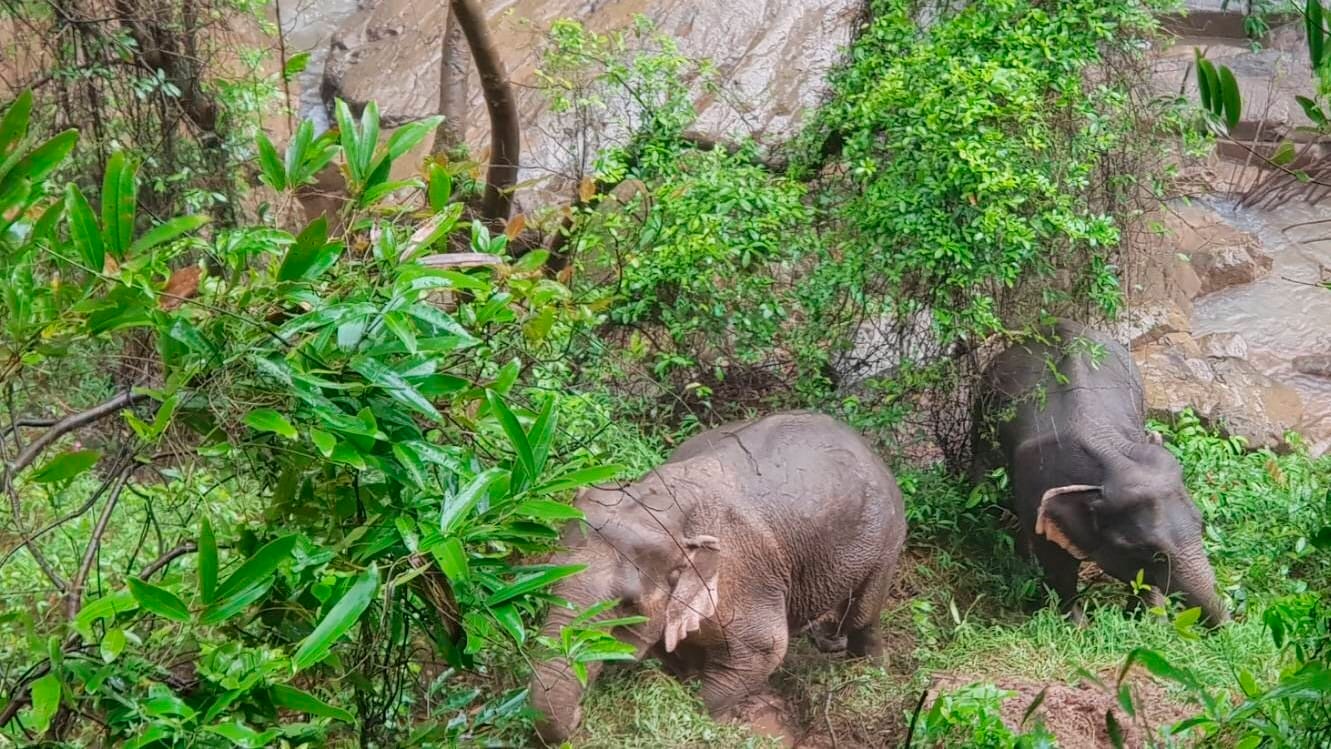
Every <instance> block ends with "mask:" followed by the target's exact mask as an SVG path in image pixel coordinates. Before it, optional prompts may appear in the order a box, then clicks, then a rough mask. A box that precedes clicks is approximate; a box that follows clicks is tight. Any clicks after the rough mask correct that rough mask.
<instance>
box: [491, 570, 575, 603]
mask: <svg viewBox="0 0 1331 749" xmlns="http://www.w3.org/2000/svg"><path fill="white" fill-rule="evenodd" d="M586 567H587V565H585V564H565V565H560V566H558V567H551V568H549V569H545V570H541V571H540V572H534V573H532V574H530V575H523V576H522V577H519V578H518V579H517V580H515V581H514V582H513V583H512V584H510V585H507V586H505V587H503V588H500V589H499V590H496V591H495V592H494V593H492V594H490V597H489V598H487V599H485V605H486V606H498V605H499V604H501V603H503V602H504V601H511V600H513V599H514V598H517V597H518V596H521V595H526V594H527V593H532V592H534V591H537V590H540V589H541V588H544V587H547V586H549V585H551V584H552V583H555V582H558V581H559V580H563V579H564V578H566V577H568V576H569V575H576V574H577V573H579V572H581V571H583V570H584V569H586Z"/></svg>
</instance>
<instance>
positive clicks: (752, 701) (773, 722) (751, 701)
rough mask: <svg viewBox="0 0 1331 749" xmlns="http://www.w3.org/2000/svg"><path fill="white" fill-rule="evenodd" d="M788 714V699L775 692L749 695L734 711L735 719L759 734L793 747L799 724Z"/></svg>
mask: <svg viewBox="0 0 1331 749" xmlns="http://www.w3.org/2000/svg"><path fill="white" fill-rule="evenodd" d="M788 716H789V710H788V708H787V706H786V701H785V700H783V699H781V698H780V697H778V696H776V695H774V694H759V695H754V696H752V697H749V698H748V699H746V700H744V701H743V702H741V703H740V704H739V705H737V706H736V708H735V710H734V713H733V719H734V720H736V721H738V722H740V723H743V724H745V725H747V726H748V727H749V729H750V730H751V731H753V732H754V733H756V734H758V735H759V736H766V737H769V738H775V739H778V740H780V741H781V744H782V746H787V747H792V746H794V745H795V739H794V735H795V733H796V729H797V726H795V725H794V723H793V722H791V721H790V720H789V718H788Z"/></svg>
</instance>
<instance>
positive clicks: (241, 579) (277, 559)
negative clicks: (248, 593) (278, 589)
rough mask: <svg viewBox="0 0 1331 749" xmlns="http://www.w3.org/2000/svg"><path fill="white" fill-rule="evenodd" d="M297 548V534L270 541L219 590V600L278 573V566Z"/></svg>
mask: <svg viewBox="0 0 1331 749" xmlns="http://www.w3.org/2000/svg"><path fill="white" fill-rule="evenodd" d="M295 548H296V536H295V534H292V535H289V536H283V537H281V538H279V539H276V540H274V541H270V542H269V543H268V544H267V545H265V546H264V547H263V548H262V549H259V550H258V551H256V552H254V556H252V557H250V558H249V559H247V560H245V563H244V564H242V565H240V568H239V569H237V570H236V571H235V572H233V573H231V576H230V577H228V578H227V579H226V581H224V582H223V583H222V584H221V585H220V586H219V587H218V588H217V598H218V599H222V598H226V597H228V596H230V595H231V594H233V593H237V592H239V591H241V590H245V589H247V588H251V587H253V586H254V585H256V584H258V583H259V582H261V581H262V580H264V579H265V578H267V577H268V576H270V575H272V574H273V573H274V572H276V571H277V568H278V566H280V565H281V564H282V563H283V562H285V561H286V560H287V558H288V557H290V556H291V551H292V550H293V549H295Z"/></svg>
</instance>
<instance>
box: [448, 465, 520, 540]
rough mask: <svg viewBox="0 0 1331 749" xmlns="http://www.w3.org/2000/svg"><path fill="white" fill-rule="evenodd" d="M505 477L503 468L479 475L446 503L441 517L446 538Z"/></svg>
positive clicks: (492, 469)
mask: <svg viewBox="0 0 1331 749" xmlns="http://www.w3.org/2000/svg"><path fill="white" fill-rule="evenodd" d="M503 475H504V470H503V469H502V468H491V469H489V470H487V471H485V472H483V473H480V474H477V476H476V477H475V478H473V479H472V480H471V481H470V482H468V483H467V485H466V486H465V487H463V489H462V491H460V492H458V493H457V494H456V495H455V496H453V497H451V498H449V499H447V500H445V501H444V509H443V511H442V512H441V513H440V515H439V530H440V531H442V532H443V534H444V535H445V536H448V535H452V533H453V531H454V529H455V527H456V526H457V524H458V523H459V522H460V521H461V520H462V519H463V518H464V517H466V516H467V514H468V513H470V512H471V508H473V507H475V506H476V503H477V502H479V501H480V500H481V498H482V497H484V496H485V495H486V492H487V491H489V489H490V486H491V485H492V484H494V482H496V481H498V480H499V479H500V478H501V477H502V476H503Z"/></svg>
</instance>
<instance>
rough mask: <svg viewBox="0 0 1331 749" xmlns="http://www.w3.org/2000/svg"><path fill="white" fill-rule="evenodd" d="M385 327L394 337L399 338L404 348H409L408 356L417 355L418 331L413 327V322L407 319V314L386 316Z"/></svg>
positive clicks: (394, 313) (397, 313) (399, 313)
mask: <svg viewBox="0 0 1331 749" xmlns="http://www.w3.org/2000/svg"><path fill="white" fill-rule="evenodd" d="M384 325H385V326H387V327H388V330H389V331H390V332H392V334H393V335H395V336H397V339H398V340H399V341H402V345H403V346H406V347H407V353H408V354H411V355H412V356H415V355H416V352H417V344H416V330H415V328H414V327H413V326H412V324H411V320H409V319H407V315H406V314H405V313H403V312H389V313H388V314H387V315H384Z"/></svg>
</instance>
